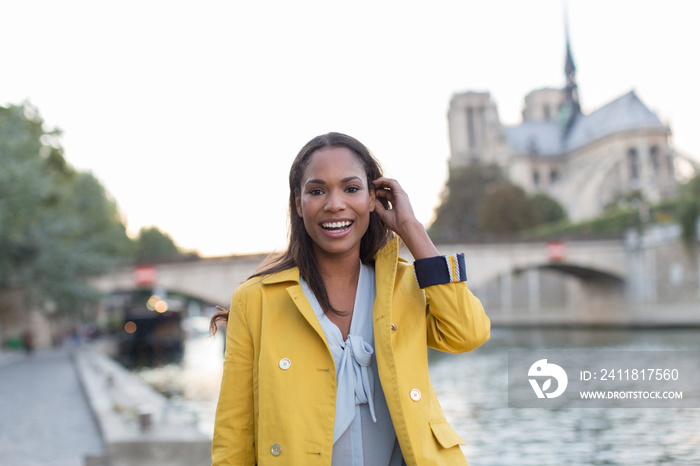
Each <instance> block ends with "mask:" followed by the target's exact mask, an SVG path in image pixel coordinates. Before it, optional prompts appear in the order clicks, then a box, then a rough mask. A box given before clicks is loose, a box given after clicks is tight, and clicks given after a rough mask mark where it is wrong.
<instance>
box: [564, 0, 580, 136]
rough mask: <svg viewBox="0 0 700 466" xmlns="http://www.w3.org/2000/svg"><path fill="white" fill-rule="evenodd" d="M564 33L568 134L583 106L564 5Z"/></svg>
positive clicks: (565, 102) (565, 110) (565, 123)
mask: <svg viewBox="0 0 700 466" xmlns="http://www.w3.org/2000/svg"><path fill="white" fill-rule="evenodd" d="M564 32H565V34H566V62H565V64H564V74H565V76H566V86H565V87H564V105H563V109H562V110H564V112H565V114H564V115H563V116H564V118H563V120H564V121H562V123H563V124H564V125H565V128H566V131H565V133H568V131H569V129H571V125H573V123H574V120H575V119H576V117H577V116H579V115H580V114H581V104H580V103H579V99H578V86H577V85H576V65H574V57H573V54H572V53H571V41H570V40H569V14H568V11H567V8H566V2H565V3H564Z"/></svg>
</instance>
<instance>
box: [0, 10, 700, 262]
mask: <svg viewBox="0 0 700 466" xmlns="http://www.w3.org/2000/svg"><path fill="white" fill-rule="evenodd" d="M567 9H568V18H569V33H570V38H571V48H572V52H573V55H574V60H575V63H576V67H577V82H578V87H579V95H580V98H581V103H582V108H583V111H584V113H588V112H590V111H593V110H595V109H597V108H599V107H600V106H602V105H605V104H606V103H608V102H610V101H612V100H614V99H615V98H617V97H619V96H621V95H623V94H625V93H626V92H628V91H630V90H635V92H636V93H637V95H638V96H639V97H640V98H641V99H642V101H643V102H645V103H646V104H647V106H648V107H649V108H650V109H652V110H653V111H654V112H656V113H657V115H658V116H659V117H660V118H661V119H662V121H663V122H664V123H666V124H668V125H670V128H671V130H672V133H673V136H672V144H673V145H674V147H675V148H676V149H677V150H679V151H680V152H682V153H685V154H687V155H689V156H691V157H693V158H695V159H696V160H700V132H699V131H697V129H696V127H695V125H696V124H697V123H698V117H697V115H698V110H699V109H700V91H699V90H698V87H699V85H698V82H700V80H699V79H698V70H699V69H700V58H699V57H700V54H698V52H697V46H698V45H699V44H700V37H699V36H700V34H699V33H698V28H697V19H698V18H699V17H700V15H699V14H698V13H700V2H697V1H694V0H686V1H679V0H664V1H661V0H654V1H649V0H636V1H628V0H604V1H602V0H585V1H583V0H578V1H575V0H570V1H569V2H568V7H567ZM564 31H565V28H564V6H563V3H562V2H561V1H560V0H528V1H522V0H491V1H484V0H449V1H448V0H433V1H431V2H415V1H408V0H404V1H400V2H399V1H381V0H374V1H365V0H355V1H353V2H339V1H330V0H326V1H308V0H297V1H294V2H290V1H257V2H243V1H208V0H199V1H196V2H195V1H190V2H182V1H172V0H170V1H148V0H139V1H130V0H120V1H99V2H96V1H72V0H63V1H60V2H56V1H33V0H23V1H21V2H20V1H16V0H0V43H1V44H3V46H2V48H0V105H3V106H6V105H10V104H20V103H22V102H24V101H29V102H30V103H31V104H33V105H34V106H36V107H37V108H38V110H39V112H40V114H41V116H42V117H43V118H44V120H45V125H46V128H47V129H53V128H60V129H61V130H62V131H63V136H62V138H61V143H62V145H63V147H64V149H65V156H66V159H67V161H68V162H69V163H70V164H72V165H73V166H74V167H76V168H78V169H80V170H85V171H89V172H91V173H93V174H94V175H95V176H96V177H97V178H98V179H99V180H100V181H101V182H102V183H103V184H104V186H105V187H106V189H107V190H108V192H109V193H110V194H111V196H112V197H113V198H114V199H115V200H116V202H117V203H118V205H119V208H120V210H121V212H122V214H123V216H124V218H125V220H126V223H127V226H128V231H129V233H130V234H131V235H134V234H136V233H137V232H138V230H139V229H140V228H141V227H143V226H151V225H155V226H157V227H159V228H160V229H161V230H163V231H165V232H167V233H168V234H170V235H171V236H172V237H173V238H174V240H175V241H176V242H177V243H178V244H179V245H180V246H182V247H183V248H185V249H189V250H197V251H199V252H200V253H201V254H202V255H205V256H213V255H228V254H244V253H251V252H265V251H272V250H275V249H283V248H284V247H285V245H286V231H287V220H286V219H287V202H288V195H289V194H288V184H287V177H288V172H289V167H290V165H291V163H292V160H293V159H294V157H295V156H296V154H297V152H298V151H299V149H300V148H301V147H302V146H303V145H304V144H305V143H306V142H307V141H308V140H309V139H311V138H312V137H314V136H316V135H318V134H322V133H326V132H328V131H340V132H344V133H347V134H350V135H352V136H354V137H356V138H358V139H359V140H360V141H362V142H363V143H365V144H366V145H367V146H368V147H369V148H370V149H371V150H372V152H373V153H374V154H375V156H376V157H377V158H378V159H379V160H380V162H381V163H382V165H383V167H384V169H385V173H386V175H387V176H390V177H392V178H396V179H397V180H398V181H399V182H400V183H401V185H402V186H403V187H404V189H405V190H406V191H407V192H408V194H409V196H410V198H411V202H412V205H413V208H414V211H415V213H416V216H417V217H418V219H419V220H420V221H421V222H423V223H424V224H426V225H429V223H430V221H431V220H432V218H433V214H434V209H435V207H436V206H437V205H438V202H439V195H440V192H441V190H442V188H443V185H444V183H445V180H446V177H447V160H448V157H449V142H448V132H447V117H446V115H447V109H448V106H449V101H450V98H451V97H452V95H453V94H454V93H459V92H464V91H467V90H477V91H489V92H490V93H491V96H492V98H493V99H494V100H495V102H496V104H497V106H498V111H499V115H500V118H501V121H502V122H503V123H504V124H517V123H518V122H519V121H520V114H521V111H522V106H523V99H524V97H525V95H527V94H528V93H529V92H530V91H532V90H534V89H537V88H542V87H563V85H564V82H565V79H564V57H565V32H564Z"/></svg>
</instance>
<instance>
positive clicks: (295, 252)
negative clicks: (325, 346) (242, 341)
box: [211, 133, 393, 332]
mask: <svg viewBox="0 0 700 466" xmlns="http://www.w3.org/2000/svg"><path fill="white" fill-rule="evenodd" d="M324 147H345V148H347V149H350V151H352V153H353V154H355V156H357V159H358V160H359V161H360V163H361V164H362V166H363V167H364V169H365V174H366V175H367V186H368V187H369V189H373V181H374V180H376V179H377V178H379V177H381V176H383V172H382V168H381V166H380V165H379V162H378V161H377V160H376V159H375V158H374V156H373V155H372V153H371V152H370V151H369V149H367V147H365V145H364V144H362V143H361V142H360V141H358V140H357V139H355V138H353V137H351V136H348V135H346V134H342V133H327V134H322V135H320V136H316V137H315V138H313V139H312V140H310V141H309V142H307V143H306V145H304V147H302V148H301V150H300V151H299V154H298V155H297V157H296V159H294V163H292V168H291V169H290V170H289V237H288V246H287V249H286V251H285V252H284V253H282V254H281V255H270V256H268V258H267V259H266V260H265V261H264V262H263V263H262V265H261V266H260V267H259V268H258V270H256V271H255V273H253V275H251V276H250V277H249V278H253V277H258V276H262V275H268V274H272V273H276V272H280V271H282V270H287V269H290V268H292V267H298V268H299V274H300V275H301V276H302V277H303V278H304V280H306V282H307V283H308V284H309V288H311V291H313V293H314V295H315V296H316V298H317V299H318V302H319V304H320V305H321V307H322V308H323V310H324V311H325V312H334V313H338V311H337V310H335V309H334V308H333V306H331V303H330V300H329V299H328V293H327V291H326V286H325V284H324V282H323V276H322V275H321V272H320V271H319V269H318V265H317V264H316V256H315V254H314V250H313V242H312V239H311V237H310V236H309V234H308V233H307V231H306V228H305V227H304V219H303V218H301V217H300V216H299V215H298V214H297V210H296V196H300V195H301V180H302V178H303V177H304V172H305V170H306V167H307V166H308V165H309V161H310V160H311V156H312V155H313V154H314V152H316V151H317V150H319V149H322V148H324ZM377 201H378V202H379V201H380V199H379V198H377ZM392 237H393V233H392V231H391V230H390V229H389V228H388V227H386V226H385V225H384V223H383V222H382V221H381V220H380V219H379V216H378V215H377V213H376V211H374V212H371V213H370V217H369V226H368V227H367V231H366V232H365V234H364V235H363V236H362V240H361V242H360V260H361V261H362V262H363V263H365V264H368V263H372V261H373V260H374V256H375V254H376V253H377V252H378V251H379V250H380V249H381V248H382V247H384V246H385V245H386V244H387V243H388V242H389V241H390V240H391V238H392ZM227 320H228V311H220V312H217V313H216V314H214V316H213V317H212V319H211V327H212V331H214V332H215V331H216V329H217V327H218V325H219V324H220V323H224V322H226V321H227Z"/></svg>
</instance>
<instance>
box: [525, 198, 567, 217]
mask: <svg viewBox="0 0 700 466" xmlns="http://www.w3.org/2000/svg"><path fill="white" fill-rule="evenodd" d="M530 202H532V204H533V206H534V208H535V211H536V212H537V214H538V217H539V219H538V220H539V222H538V224H540V223H551V222H558V221H559V220H564V219H566V211H565V210H564V208H563V207H562V206H561V204H559V203H558V202H557V201H556V200H554V199H553V198H551V197H549V196H547V195H546V194H544V193H537V194H535V195H534V196H532V197H531V198H530Z"/></svg>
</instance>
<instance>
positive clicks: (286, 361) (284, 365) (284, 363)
mask: <svg viewBox="0 0 700 466" xmlns="http://www.w3.org/2000/svg"><path fill="white" fill-rule="evenodd" d="M291 365H292V361H290V360H289V359H287V358H282V359H280V369H282V370H283V371H286V370H287V369H289V367H290V366H291ZM275 445H277V444H275Z"/></svg>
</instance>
